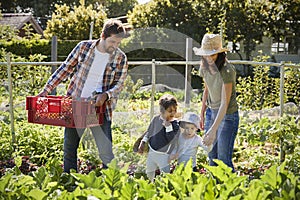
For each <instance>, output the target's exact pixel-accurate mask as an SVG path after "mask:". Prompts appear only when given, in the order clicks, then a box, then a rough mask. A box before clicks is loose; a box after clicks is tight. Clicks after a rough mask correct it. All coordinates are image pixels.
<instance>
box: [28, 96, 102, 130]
mask: <svg viewBox="0 0 300 200" xmlns="http://www.w3.org/2000/svg"><path fill="white" fill-rule="evenodd" d="M26 110H28V122H31V123H37V124H48V125H54V126H64V127H69V128H87V127H92V126H98V125H99V124H100V125H101V124H103V120H104V113H105V105H103V106H101V107H95V105H94V101H92V100H88V99H84V98H81V99H80V100H73V99H72V98H70V97H65V96H46V97H37V96H28V97H26Z"/></svg>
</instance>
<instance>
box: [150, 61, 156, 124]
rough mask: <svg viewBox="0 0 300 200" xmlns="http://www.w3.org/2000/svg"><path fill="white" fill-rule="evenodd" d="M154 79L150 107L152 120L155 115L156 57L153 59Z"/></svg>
mask: <svg viewBox="0 0 300 200" xmlns="http://www.w3.org/2000/svg"><path fill="white" fill-rule="evenodd" d="M151 71H152V80H151V85H152V87H151V88H152V90H151V107H150V121H151V120H152V118H153V116H154V96H155V82H156V80H155V74H156V72H155V59H152V70H151Z"/></svg>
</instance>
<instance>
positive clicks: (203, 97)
mask: <svg viewBox="0 0 300 200" xmlns="http://www.w3.org/2000/svg"><path fill="white" fill-rule="evenodd" d="M207 98H208V89H207V87H206V84H205V83H204V91H203V96H202V106H201V111H200V129H201V130H202V131H203V130H204V119H205V111H206V107H207V105H206V101H207Z"/></svg>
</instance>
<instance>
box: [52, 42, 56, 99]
mask: <svg viewBox="0 0 300 200" xmlns="http://www.w3.org/2000/svg"><path fill="white" fill-rule="evenodd" d="M56 61H57V36H53V37H52V41H51V62H56ZM56 68H57V66H56V65H52V68H51V73H52V74H53V73H54V72H55V70H56ZM51 95H56V88H54V89H53V90H52V92H51Z"/></svg>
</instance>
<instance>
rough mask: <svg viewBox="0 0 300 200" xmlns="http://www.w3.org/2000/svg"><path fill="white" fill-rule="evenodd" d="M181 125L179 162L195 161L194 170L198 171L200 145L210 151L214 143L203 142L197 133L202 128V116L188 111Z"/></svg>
mask: <svg viewBox="0 0 300 200" xmlns="http://www.w3.org/2000/svg"><path fill="white" fill-rule="evenodd" d="M179 123H180V127H181V128H182V130H183V131H182V133H181V134H180V135H179V139H178V140H179V141H178V143H179V146H178V151H177V155H178V164H180V163H184V164H186V163H187V162H188V161H189V160H190V159H192V161H193V171H197V167H196V154H197V150H198V147H202V148H203V149H204V150H205V151H207V152H209V151H211V149H212V145H210V146H209V147H207V146H205V145H204V144H203V143H202V138H201V137H200V136H199V135H197V132H198V130H199V129H200V117H199V116H198V115H197V114H195V113H193V112H187V113H185V114H184V116H183V118H182V119H181V120H180V122H179Z"/></svg>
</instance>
